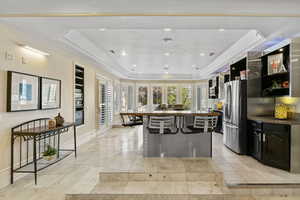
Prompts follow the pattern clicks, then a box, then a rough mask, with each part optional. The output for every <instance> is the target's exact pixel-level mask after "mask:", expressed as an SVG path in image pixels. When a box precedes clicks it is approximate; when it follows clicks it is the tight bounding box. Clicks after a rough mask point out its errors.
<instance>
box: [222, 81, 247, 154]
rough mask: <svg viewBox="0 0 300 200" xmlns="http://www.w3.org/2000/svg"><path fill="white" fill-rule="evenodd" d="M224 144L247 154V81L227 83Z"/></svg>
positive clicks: (237, 151)
mask: <svg viewBox="0 0 300 200" xmlns="http://www.w3.org/2000/svg"><path fill="white" fill-rule="evenodd" d="M223 131H224V134H223V143H224V144H225V145H226V146H227V147H228V148H229V149H231V150H232V151H234V152H236V153H238V154H246V153H247V81H246V80H235V81H230V82H227V83H225V103H224V118H223Z"/></svg>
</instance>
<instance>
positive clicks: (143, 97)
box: [138, 87, 148, 106]
mask: <svg viewBox="0 0 300 200" xmlns="http://www.w3.org/2000/svg"><path fill="white" fill-rule="evenodd" d="M138 93H139V96H138V102H139V106H145V105H147V97H148V90H147V87H139V91H138Z"/></svg>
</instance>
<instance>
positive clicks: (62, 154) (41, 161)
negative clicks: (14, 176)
mask: <svg viewBox="0 0 300 200" xmlns="http://www.w3.org/2000/svg"><path fill="white" fill-rule="evenodd" d="M72 153H73V151H67V152H60V153H59V158H55V159H53V160H50V161H47V160H44V159H43V158H42V157H41V158H40V159H38V160H37V162H36V164H37V171H40V170H42V169H45V168H47V167H49V166H50V165H53V164H55V163H57V162H58V161H60V160H62V159H64V158H66V157H68V156H69V155H71V154H72ZM28 171H34V164H33V162H31V163H29V164H28V165H25V166H24V167H21V168H19V169H16V170H15V172H17V173H18V172H19V173H21V172H28Z"/></svg>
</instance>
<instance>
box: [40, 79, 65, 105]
mask: <svg viewBox="0 0 300 200" xmlns="http://www.w3.org/2000/svg"><path fill="white" fill-rule="evenodd" d="M40 81H41V109H42V110H45V109H58V108H60V106H61V81H60V80H58V79H52V78H46V77H41V80H40Z"/></svg>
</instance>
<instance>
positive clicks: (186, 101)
mask: <svg viewBox="0 0 300 200" xmlns="http://www.w3.org/2000/svg"><path fill="white" fill-rule="evenodd" d="M180 97H181V104H182V105H183V108H184V109H185V110H190V109H191V105H192V87H191V86H186V87H182V88H181V91H180Z"/></svg>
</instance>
